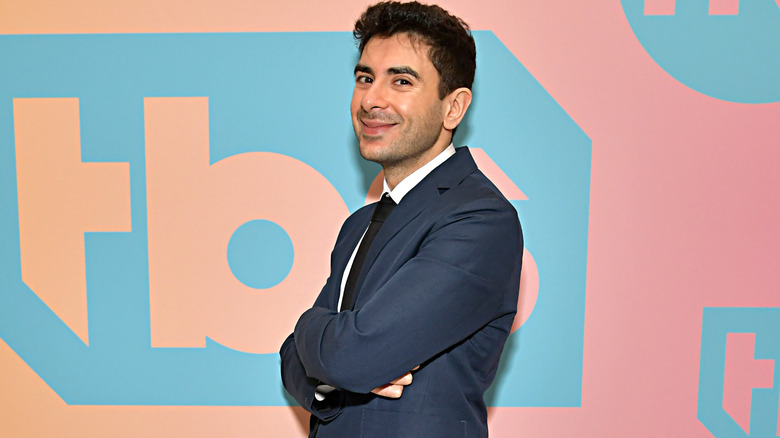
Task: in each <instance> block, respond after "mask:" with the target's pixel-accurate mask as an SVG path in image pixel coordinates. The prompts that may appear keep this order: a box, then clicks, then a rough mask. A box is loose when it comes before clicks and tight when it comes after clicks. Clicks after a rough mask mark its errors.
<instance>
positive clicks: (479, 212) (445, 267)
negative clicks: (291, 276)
mask: <svg viewBox="0 0 780 438" xmlns="http://www.w3.org/2000/svg"><path fill="white" fill-rule="evenodd" d="M354 34H355V37H356V39H358V40H359V41H360V45H359V47H360V55H361V56H360V61H359V62H358V64H357V66H356V67H355V89H354V94H353V97H352V104H351V112H352V123H353V125H354V128H355V134H356V135H357V138H358V142H359V145H360V154H361V155H362V156H363V158H365V159H367V160H371V161H375V162H377V163H379V164H381V165H382V167H383V169H384V176H385V182H384V185H385V192H386V194H389V197H387V196H385V198H384V199H383V200H382V201H381V202H379V203H377V204H372V205H368V206H366V207H364V208H361V209H360V210H358V211H357V212H355V213H354V214H353V215H352V216H350V217H349V218H348V219H347V220H346V222H345V223H344V225H343V227H342V229H341V232H340V233H339V236H338V239H337V241H336V245H335V247H334V249H333V252H332V255H331V275H330V277H329V278H328V280H327V282H326V284H325V287H324V288H323V289H322V291H321V292H320V295H319V297H318V298H317V300H316V302H315V303H314V306H313V307H312V308H311V309H309V310H307V311H306V312H304V313H303V315H301V317H300V319H299V320H298V323H297V324H296V326H295V331H294V332H293V334H292V335H290V337H288V338H287V340H286V341H285V342H284V344H283V345H282V348H281V352H280V354H281V357H282V380H283V382H284V386H285V388H286V389H287V391H288V392H289V393H290V394H291V395H292V396H293V397H294V398H295V399H296V400H297V401H298V402H299V403H300V404H301V405H302V406H303V407H304V408H305V409H306V410H308V411H310V412H311V413H312V416H311V432H310V436H317V437H320V438H327V437H339V438H344V437H346V438H351V437H423V438H431V437H446V438H453V437H486V436H487V411H486V407H485V402H484V398H483V396H484V393H485V390H486V389H487V388H488V386H489V385H490V384H491V382H492V381H493V378H494V377H495V373H496V368H497V366H498V360H499V356H500V354H501V350H502V349H503V346H504V342H505V340H506V338H507V336H508V335H509V331H510V328H511V326H512V321H513V319H514V315H515V313H516V306H517V295H518V290H519V281H520V263H521V254H522V236H521V233H520V224H519V222H518V219H517V213H516V212H515V210H514V208H513V207H512V206H511V204H509V202H508V201H506V199H505V198H504V197H503V196H502V195H501V194H500V193H499V191H498V190H497V189H496V188H495V186H493V184H491V183H490V181H488V180H487V178H485V176H484V175H483V174H482V173H481V172H480V171H479V170H478V169H477V168H476V165H475V164H474V161H473V159H472V158H471V155H470V153H469V151H468V149H467V148H465V147H464V148H459V149H457V150H456V149H455V148H454V147H453V146H452V144H451V141H452V135H453V133H454V131H455V129H456V127H457V126H458V124H459V123H460V122H461V120H462V119H463V117H464V115H465V114H466V111H467V110H468V107H469V104H470V103H471V98H472V92H471V86H472V82H473V79H474V71H475V67H476V64H475V58H476V49H475V46H474V40H473V39H472V37H471V34H470V32H469V29H468V26H467V25H466V24H465V23H463V22H462V21H461V20H460V19H458V18H456V17H453V16H451V15H450V14H448V13H447V12H446V11H444V10H443V9H441V8H439V7H438V6H427V5H421V4H419V3H416V2H413V3H395V2H387V3H379V4H377V5H374V6H372V7H369V8H368V9H367V10H366V12H364V14H363V15H362V16H361V18H360V19H359V20H358V21H357V23H356V24H355V31H354ZM390 198H392V200H390ZM394 204H397V206H394ZM375 210H376V213H375ZM380 216H381V217H380ZM370 222H371V224H370V225H369V223H370ZM378 224H379V225H378ZM379 226H381V228H379V229H378V231H377V228H378V227H379Z"/></svg>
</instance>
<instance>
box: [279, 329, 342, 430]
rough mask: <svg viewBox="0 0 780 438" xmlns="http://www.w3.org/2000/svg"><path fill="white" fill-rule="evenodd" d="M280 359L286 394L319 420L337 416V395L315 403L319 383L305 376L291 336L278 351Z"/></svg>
mask: <svg viewBox="0 0 780 438" xmlns="http://www.w3.org/2000/svg"><path fill="white" fill-rule="evenodd" d="M279 354H280V356H281V359H282V384H284V388H285V389H286V390H287V392H288V393H289V394H290V395H292V396H293V398H294V399H295V400H296V401H297V402H298V404H300V405H301V406H302V407H303V408H304V409H306V410H307V411H309V412H311V413H312V414H313V415H315V416H316V417H318V418H320V419H321V420H326V421H327V420H330V419H331V418H333V417H335V416H336V415H338V413H339V411H340V409H339V407H340V403H338V400H337V399H336V398H337V396H338V395H337V394H333V395H329V397H327V398H326V399H325V400H323V401H322V402H318V401H316V399H315V398H314V393H315V391H316V389H317V385H319V384H320V382H319V381H318V380H317V379H314V378H311V377H309V376H307V375H306V371H305V370H304V368H303V364H302V363H301V360H300V358H299V357H298V353H297V352H296V350H295V339H294V338H293V335H290V336H288V337H287V339H286V340H285V341H284V343H283V344H282V348H281V349H280V351H279Z"/></svg>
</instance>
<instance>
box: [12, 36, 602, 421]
mask: <svg viewBox="0 0 780 438" xmlns="http://www.w3.org/2000/svg"><path fill="white" fill-rule="evenodd" d="M475 36H476V39H477V44H478V46H479V60H478V63H479V66H480V67H479V71H478V75H477V76H478V77H477V82H476V83H475V95H476V100H475V102H474V104H473V108H472V111H471V113H470V115H469V118H468V119H467V121H466V122H465V125H463V126H462V127H461V128H460V129H459V131H458V138H457V139H456V144H469V145H470V146H472V147H473V148H474V154H475V157H476V158H477V161H478V163H479V165H480V167H481V168H482V169H483V170H484V171H485V173H487V174H488V175H489V176H491V178H493V179H494V180H496V182H497V184H498V185H499V187H500V188H501V189H502V191H504V193H505V194H506V195H507V196H508V198H509V199H510V200H512V202H513V203H514V205H515V206H516V207H517V208H518V210H519V212H520V216H521V220H522V223H523V227H524V232H525V238H526V246H527V249H528V251H529V253H527V254H526V263H527V264H526V266H525V267H526V269H525V270H524V279H523V281H524V284H525V289H524V291H526V290H527V291H528V294H527V297H526V298H527V299H526V300H525V301H523V302H522V303H521V307H522V308H521V315H522V316H521V318H519V319H518V322H517V323H516V325H517V326H519V325H520V324H521V323H522V327H520V328H519V329H517V330H516V331H515V332H514V333H513V334H512V335H511V336H510V339H509V342H508V343H507V347H506V352H505V355H504V358H503V360H502V364H501V366H502V370H501V372H500V374H499V380H498V381H497V383H496V384H495V385H494V387H493V392H492V393H491V394H490V397H489V399H488V400H489V403H490V404H491V405H493V406H579V404H580V399H581V382H582V341H583V325H584V306H585V268H586V253H587V234H588V232H587V228H588V204H589V183H590V156H591V155H590V154H591V145H590V140H589V139H588V138H587V136H586V135H585V134H584V133H583V132H582V131H581V130H580V129H579V128H578V127H577V126H576V124H575V123H574V122H573V121H572V120H571V118H569V117H568V116H567V115H566V113H565V112H564V111H563V110H562V109H561V108H560V107H559V106H558V105H557V104H556V103H555V101H554V99H552V97H551V96H550V95H548V94H547V93H546V92H545V91H544V89H543V88H542V87H541V86H540V85H539V84H538V83H537V82H536V81H535V80H534V79H533V77H532V76H531V75H530V74H529V73H528V71H526V70H525V69H524V68H523V67H522V65H521V64H520V63H519V62H518V61H517V59H516V58H515V57H514V56H513V55H512V54H511V53H510V52H509V51H508V50H507V49H506V47H504V46H503V44H501V42H500V41H499V40H498V39H497V38H496V37H495V36H494V35H493V34H492V33H490V32H478V33H477V34H476V35H475ZM0 40H2V44H0V63H1V65H3V66H4V73H3V81H2V83H0V102H3V103H4V104H3V105H1V106H0V133H2V135H1V136H0V175H2V179H0V200H2V206H3V215H2V217H1V218H0V239H1V240H2V242H0V243H2V246H1V247H0V248H2V263H0V282H1V284H2V285H3V286H2V289H0V338H2V340H3V341H4V342H6V343H7V344H8V345H9V346H10V347H11V348H12V349H13V350H14V351H15V352H16V353H17V354H18V355H19V356H20V357H21V358H22V359H24V361H25V362H26V363H27V364H28V365H29V366H30V367H31V368H32V369H33V370H34V371H35V372H36V373H37V374H38V375H39V376H40V377H41V378H42V379H43V380H44V381H45V382H46V383H47V384H48V385H49V386H50V387H51V388H52V389H53V390H54V391H55V392H56V393H57V394H59V395H60V396H61V397H62V398H63V399H64V400H65V401H66V402H67V403H71V404H95V405H100V404H106V405H128V404H143V405H167V404H171V405H285V404H287V403H289V401H288V400H287V399H286V398H285V395H284V391H283V390H282V388H281V381H280V380H281V379H280V377H279V358H278V354H277V353H276V351H277V349H278V347H279V345H280V344H281V342H282V340H283V338H284V337H285V336H286V334H288V333H289V332H290V331H291V330H292V328H293V326H294V323H295V320H296V318H297V316H298V315H299V314H300V313H301V312H302V311H303V310H304V309H305V308H306V307H308V306H309V305H310V304H311V303H312V302H313V300H314V297H315V296H316V294H317V293H318V292H319V288H320V287H321V285H322V284H323V283H324V280H325V278H326V276H327V267H328V266H327V265H328V258H329V251H330V248H331V246H332V244H333V241H334V240H335V235H336V233H337V232H338V229H339V227H340V224H341V222H342V221H343V219H344V218H345V217H346V216H347V214H348V213H349V211H353V210H355V209H357V208H358V207H360V206H361V205H363V203H364V202H366V197H367V192H368V188H369V186H370V185H371V182H372V181H373V180H375V178H376V175H377V174H378V172H379V170H380V169H379V168H378V167H377V166H376V165H374V164H372V163H366V162H364V161H363V160H361V159H360V158H359V156H358V154H357V152H356V146H355V141H354V135H353V133H352V127H351V123H350V121H349V116H348V104H349V98H350V95H351V90H352V68H353V66H354V63H355V62H356V60H357V59H356V50H355V47H354V44H353V43H352V41H351V35H350V34H349V33H316V34H315V33H279V34H273V33H271V34H186V35H175V34H174V35H52V36H3V37H0ZM369 197H370V196H369ZM312 202H319V203H320V205H319V206H315V207H312ZM311 208H316V210H317V211H321V212H322V214H320V215H319V217H317V218H316V224H312V223H311V222H310V220H311V219H310V218H309V217H308V215H307V214H306V212H308V211H310V209H311ZM531 254H532V256H531Z"/></svg>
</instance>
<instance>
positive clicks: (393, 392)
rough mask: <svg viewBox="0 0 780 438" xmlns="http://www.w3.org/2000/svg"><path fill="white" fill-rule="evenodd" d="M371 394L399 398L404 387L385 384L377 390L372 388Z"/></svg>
mask: <svg viewBox="0 0 780 438" xmlns="http://www.w3.org/2000/svg"><path fill="white" fill-rule="evenodd" d="M371 392H372V393H374V394H376V395H380V396H382V397H387V398H401V395H402V394H403V392H404V387H403V386H401V385H391V384H387V385H382V386H380V387H378V388H374V389H373V390H372V391H371Z"/></svg>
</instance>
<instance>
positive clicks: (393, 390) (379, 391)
mask: <svg viewBox="0 0 780 438" xmlns="http://www.w3.org/2000/svg"><path fill="white" fill-rule="evenodd" d="M417 368H420V366H419V365H418V366H416V367H414V368H413V369H412V371H415V370H417ZM412 371H409V372H408V373H406V374H404V375H403V376H401V377H399V378H397V379H395V380H393V381H392V382H390V383H388V384H386V385H382V386H378V387H376V388H374V389H372V390H371V392H373V393H374V394H376V395H379V396H382V397H387V398H401V395H403V393H404V386H409V385H411V384H412Z"/></svg>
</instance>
